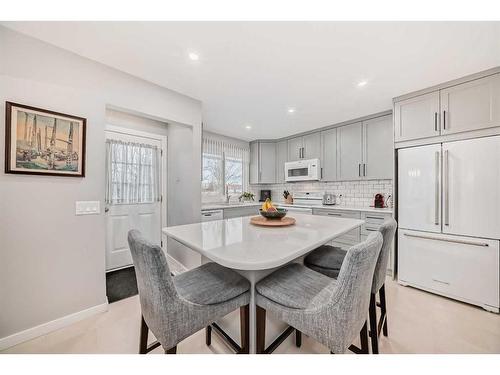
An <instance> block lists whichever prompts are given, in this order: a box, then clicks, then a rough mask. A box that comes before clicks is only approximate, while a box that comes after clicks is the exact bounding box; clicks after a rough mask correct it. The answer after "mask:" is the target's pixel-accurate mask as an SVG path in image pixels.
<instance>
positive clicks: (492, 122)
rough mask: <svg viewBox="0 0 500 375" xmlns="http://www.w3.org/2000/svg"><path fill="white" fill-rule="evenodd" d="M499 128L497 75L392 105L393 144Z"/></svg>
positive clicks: (499, 84) (499, 98) (498, 78)
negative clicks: (394, 142)
mask: <svg viewBox="0 0 500 375" xmlns="http://www.w3.org/2000/svg"><path fill="white" fill-rule="evenodd" d="M498 126H500V74H499V73H496V74H493V75H489V76H486V77H483V78H478V79H473V80H470V81H467V82H464V83H457V84H456V85H453V86H449V87H445V88H442V89H440V90H436V91H433V92H430V93H428V94H424V95H419V96H415V97H413V98H410V99H405V100H401V101H399V102H396V103H394V139H395V141H396V142H401V141H410V140H417V139H422V138H428V137H434V136H438V135H443V136H444V135H449V134H457V133H463V132H468V131H473V130H482V129H487V128H492V127H498Z"/></svg>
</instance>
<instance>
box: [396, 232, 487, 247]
mask: <svg viewBox="0 0 500 375" xmlns="http://www.w3.org/2000/svg"><path fill="white" fill-rule="evenodd" d="M404 235H405V236H406V237H414V238H422V239H424V240H432V241H442V242H452V243H459V244H462V245H472V246H481V247H488V246H490V245H489V244H488V243H486V242H474V241H464V240H454V239H449V238H439V237H432V236H424V235H419V234H411V233H404Z"/></svg>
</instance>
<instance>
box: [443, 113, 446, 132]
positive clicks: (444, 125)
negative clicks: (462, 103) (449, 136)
mask: <svg viewBox="0 0 500 375" xmlns="http://www.w3.org/2000/svg"><path fill="white" fill-rule="evenodd" d="M443 129H444V130H446V111H443Z"/></svg>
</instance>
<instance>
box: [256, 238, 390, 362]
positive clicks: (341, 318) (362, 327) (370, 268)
mask: <svg viewBox="0 0 500 375" xmlns="http://www.w3.org/2000/svg"><path fill="white" fill-rule="evenodd" d="M381 247H382V235H381V234H380V233H378V232H374V233H372V234H370V236H369V237H368V238H367V239H366V241H364V242H362V243H360V244H357V245H355V246H353V247H352V248H350V249H349V251H348V252H347V255H346V257H345V260H344V263H343V264H342V268H341V270H340V273H339V276H338V279H337V280H335V279H332V278H330V277H327V276H325V275H323V274H321V273H319V272H316V271H313V270H311V269H310V268H307V267H305V266H303V265H301V264H297V263H292V264H289V265H287V266H285V267H283V268H281V269H279V270H277V271H275V272H273V273H272V274H271V275H269V276H267V277H266V278H264V279H263V280H261V281H260V282H258V283H257V285H256V290H257V295H256V303H257V353H265V352H266V349H265V347H264V346H265V321H266V311H269V312H270V313H271V315H273V316H275V317H276V318H278V319H280V320H282V321H284V322H286V323H287V324H289V325H290V326H292V327H293V328H295V329H296V330H297V331H300V332H303V333H305V334H306V335H308V336H310V337H312V338H314V339H315V340H317V341H319V342H320V343H322V344H324V345H325V346H327V347H328V348H329V349H330V351H331V352H332V353H344V352H345V351H346V350H347V349H350V350H352V351H354V352H356V353H368V352H369V350H368V331H367V324H366V315H367V314H366V311H367V310H368V304H369V301H370V290H371V286H372V280H373V272H374V270H375V264H376V262H377V259H378V255H379V252H380V249H381ZM358 334H360V336H361V349H359V348H357V347H355V346H354V345H352V343H353V341H354V339H355V338H356V336H357V335H358Z"/></svg>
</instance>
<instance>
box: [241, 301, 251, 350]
mask: <svg viewBox="0 0 500 375" xmlns="http://www.w3.org/2000/svg"><path fill="white" fill-rule="evenodd" d="M240 334H241V352H240V353H241V354H248V353H250V306H249V305H246V306H242V307H240Z"/></svg>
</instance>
